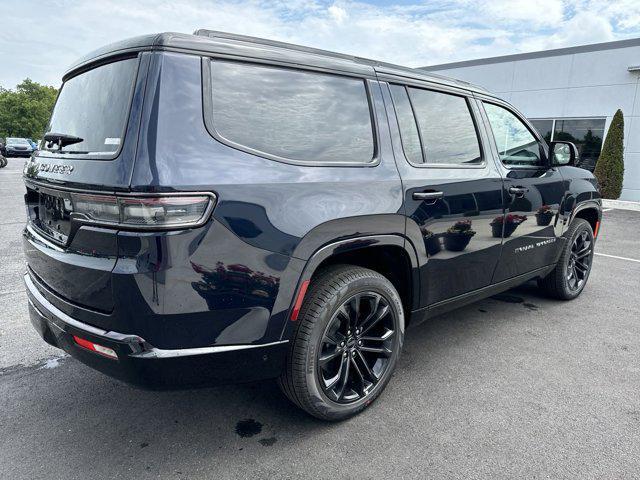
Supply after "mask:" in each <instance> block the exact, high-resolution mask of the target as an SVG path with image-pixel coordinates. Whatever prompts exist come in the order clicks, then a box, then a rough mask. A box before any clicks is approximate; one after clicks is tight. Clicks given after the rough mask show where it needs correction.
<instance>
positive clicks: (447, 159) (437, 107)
mask: <svg viewBox="0 0 640 480" xmlns="http://www.w3.org/2000/svg"><path fill="white" fill-rule="evenodd" d="M407 90H408V92H409V98H410V99H411V104H412V105H413V110H414V112H415V116H416V120H417V122H418V131H419V132H420V139H421V140H422V148H423V151H424V158H425V163H427V164H436V165H461V166H465V165H469V166H472V165H478V164H481V163H482V154H481V151H480V141H479V140H478V133H477V131H476V126H475V123H474V121H473V117H472V115H471V110H470V108H469V104H468V102H467V99H466V98H465V97H462V96H459V95H452V94H448V93H444V92H436V91H433V90H425V89H422V88H413V87H408V88H407Z"/></svg>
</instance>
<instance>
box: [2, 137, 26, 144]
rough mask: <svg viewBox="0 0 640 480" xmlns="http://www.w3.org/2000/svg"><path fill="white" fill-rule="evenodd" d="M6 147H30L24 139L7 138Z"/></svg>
mask: <svg viewBox="0 0 640 480" xmlns="http://www.w3.org/2000/svg"><path fill="white" fill-rule="evenodd" d="M7 145H30V144H29V142H27V140H26V139H25V138H7Z"/></svg>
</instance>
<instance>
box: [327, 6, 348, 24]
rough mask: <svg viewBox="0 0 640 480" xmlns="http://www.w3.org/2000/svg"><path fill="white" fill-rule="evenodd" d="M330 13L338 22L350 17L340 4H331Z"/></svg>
mask: <svg viewBox="0 0 640 480" xmlns="http://www.w3.org/2000/svg"><path fill="white" fill-rule="evenodd" d="M329 15H331V16H332V17H333V19H334V20H335V21H336V22H338V23H343V22H344V21H345V20H346V19H347V18H348V17H349V14H348V13H347V11H346V10H345V9H344V8H342V7H339V6H338V5H331V6H330V7H329Z"/></svg>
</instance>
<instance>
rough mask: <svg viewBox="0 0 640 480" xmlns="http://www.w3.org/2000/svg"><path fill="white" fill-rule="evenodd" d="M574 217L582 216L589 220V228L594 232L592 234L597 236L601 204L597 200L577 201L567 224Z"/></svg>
mask: <svg viewBox="0 0 640 480" xmlns="http://www.w3.org/2000/svg"><path fill="white" fill-rule="evenodd" d="M576 218H582V219H583V220H586V221H587V222H589V225H591V229H592V230H593V232H594V236H595V237H596V238H597V231H598V226H599V223H600V221H601V220H602V206H601V204H600V203H599V202H596V201H590V202H583V203H579V204H578V205H577V206H576V207H575V209H574V210H573V213H572V215H571V220H570V221H569V224H571V222H573V220H574V219H576Z"/></svg>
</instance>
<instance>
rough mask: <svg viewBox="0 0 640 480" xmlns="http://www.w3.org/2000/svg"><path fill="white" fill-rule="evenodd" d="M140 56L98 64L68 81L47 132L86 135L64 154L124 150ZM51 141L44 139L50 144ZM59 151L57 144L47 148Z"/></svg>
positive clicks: (109, 154)
mask: <svg viewBox="0 0 640 480" xmlns="http://www.w3.org/2000/svg"><path fill="white" fill-rule="evenodd" d="M137 70H138V59H137V58H129V59H126V60H120V61H117V62H113V63H109V64H106V65H102V66H99V67H96V68H94V69H92V70H89V71H87V72H84V73H81V74H80V75H77V76H75V77H72V78H71V79H69V80H67V81H66V82H64V84H63V85H62V89H61V90H60V95H59V96H58V100H57V102H56V105H55V107H54V109H53V114H52V116H51V121H50V123H49V127H48V129H47V133H60V134H66V135H72V136H74V137H79V138H82V141H81V142H78V143H74V144H72V145H66V146H65V147H64V148H63V149H62V152H60V153H76V154H80V153H83V154H94V155H105V156H112V155H114V154H115V153H116V152H118V151H119V150H120V145H121V144H122V141H123V136H124V131H125V128H126V124H127V118H128V116H129V106H130V104H131V95H132V92H133V85H134V81H135V78H136V73H137ZM46 143H47V142H43V144H44V145H45V147H46ZM46 149H47V150H50V151H58V150H57V147H56V146H51V147H46Z"/></svg>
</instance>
